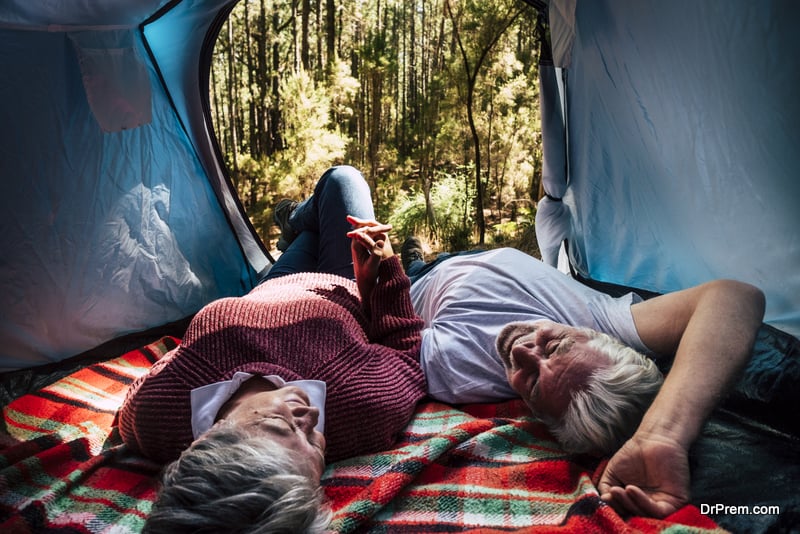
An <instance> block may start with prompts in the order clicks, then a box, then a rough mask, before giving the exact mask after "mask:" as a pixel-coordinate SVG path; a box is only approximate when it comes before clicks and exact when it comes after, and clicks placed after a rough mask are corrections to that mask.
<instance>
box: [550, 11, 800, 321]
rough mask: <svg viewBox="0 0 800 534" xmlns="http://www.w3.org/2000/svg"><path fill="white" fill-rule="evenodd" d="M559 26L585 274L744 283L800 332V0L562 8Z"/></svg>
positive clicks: (644, 282) (572, 210)
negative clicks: (758, 290)
mask: <svg viewBox="0 0 800 534" xmlns="http://www.w3.org/2000/svg"><path fill="white" fill-rule="evenodd" d="M550 19H551V24H552V25H551V32H552V42H553V57H554V62H555V67H556V68H561V69H563V71H564V73H563V79H564V80H565V83H564V84H563V89H562V93H561V94H560V95H558V96H557V98H559V99H561V100H563V101H564V102H565V105H564V113H565V116H566V119H565V124H566V128H567V142H566V144H567V146H568V156H567V159H568V161H567V169H568V176H567V177H566V181H567V186H566V188H565V191H564V204H565V205H566V207H565V208H564V209H563V210H562V212H566V213H568V216H569V222H568V223H567V225H568V227H569V229H568V230H567V231H566V239H567V241H568V243H569V254H570V262H571V264H572V265H573V267H574V269H575V270H576V271H577V272H578V273H580V274H581V275H582V276H584V277H586V278H588V279H594V280H599V281H603V282H610V283H615V284H621V285H626V286H629V287H637V288H642V289H645V290H649V291H654V292H657V293H664V292H668V291H674V290H677V289H682V288H685V287H689V286H692V285H696V284H699V283H701V282H704V281H707V280H710V279H714V278H735V279H739V280H743V281H747V282H750V283H752V284H754V285H756V286H758V287H760V288H762V289H763V290H764V291H765V293H766V295H767V312H766V322H767V323H768V324H770V325H772V326H775V327H777V328H779V329H781V330H784V331H786V332H788V333H790V334H792V335H794V336H797V335H798V334H800V232H798V228H800V210H798V201H800V180H798V176H800V152H798V150H797V147H798V146H800V101H798V99H797V98H796V95H795V94H794V93H795V90H796V88H797V87H798V86H800V62H798V61H797V58H798V57H800V33H798V32H797V31H796V24H797V22H798V21H800V4H798V3H797V2H793V1H786V0H770V1H767V2H748V1H745V0H731V1H730V2H695V1H689V0H678V1H670V2H660V1H655V0H644V1H637V2H619V1H608V0H597V1H591V2H589V1H577V2H576V1H575V0H553V2H551V4H550ZM543 95H545V93H544V92H543ZM545 126H546V125H545ZM544 135H545V138H547V133H545V134H544ZM545 159H547V155H545ZM539 224H540V221H539V220H538V218H537V225H539ZM556 246H557V243H550V242H545V243H540V248H542V250H553V249H554V248H555V247H556Z"/></svg>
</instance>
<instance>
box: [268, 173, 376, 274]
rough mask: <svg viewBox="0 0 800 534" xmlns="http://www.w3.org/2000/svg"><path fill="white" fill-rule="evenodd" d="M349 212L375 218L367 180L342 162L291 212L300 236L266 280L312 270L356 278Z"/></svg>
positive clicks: (363, 217) (293, 222) (356, 215)
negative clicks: (351, 246)
mask: <svg viewBox="0 0 800 534" xmlns="http://www.w3.org/2000/svg"><path fill="white" fill-rule="evenodd" d="M347 215H353V216H355V217H359V218H362V219H374V218H375V212H374V210H373V207H372V195H371V194H370V190H369V186H368V185H367V182H366V180H364V177H363V176H362V175H361V173H360V172H359V171H358V170H357V169H355V168H354V167H350V166H349V165H340V166H337V167H332V168H330V169H328V170H327V171H326V172H325V174H323V175H322V177H321V178H320V179H319V181H318V182H317V185H316V187H315V188H314V194H313V195H311V196H310V197H308V198H307V199H305V200H304V201H302V202H300V203H299V204H298V205H297V207H296V208H295V209H294V210H293V211H292V214H291V215H290V216H289V225H290V226H291V227H292V228H293V229H294V230H295V231H296V232H299V235H298V236H297V238H295V240H294V241H292V244H291V245H290V246H289V248H288V249H287V250H286V252H284V253H283V254H282V255H281V257H280V258H278V260H277V261H276V262H275V265H273V266H272V269H270V272H269V274H268V275H267V276H266V278H265V279H269V278H275V277H277V276H283V275H285V274H290V273H296V272H309V271H317V272H325V273H333V274H338V275H340V276H344V277H345V278H350V279H352V278H354V275H353V257H352V254H351V252H350V238H349V237H347V232H349V231H350V230H351V229H352V227H351V226H350V223H348V222H347V219H346V216H347ZM306 234H312V235H313V236H312V237H308V236H306ZM301 238H303V239H301ZM295 249H297V250H295ZM273 273H274V274H273Z"/></svg>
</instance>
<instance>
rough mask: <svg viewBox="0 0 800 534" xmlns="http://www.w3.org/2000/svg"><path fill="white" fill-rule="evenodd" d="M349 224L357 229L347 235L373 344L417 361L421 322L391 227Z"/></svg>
mask: <svg viewBox="0 0 800 534" xmlns="http://www.w3.org/2000/svg"><path fill="white" fill-rule="evenodd" d="M348 221H349V222H350V224H352V225H353V227H354V229H353V231H352V232H350V233H349V234H348V235H349V236H350V237H351V239H352V240H353V244H352V250H353V270H354V272H355V276H356V284H357V285H358V290H359V293H360V294H361V300H362V306H363V308H364V311H365V313H366V315H367V317H368V318H369V321H370V327H369V332H367V335H368V336H369V339H370V341H371V342H372V343H378V344H381V345H385V346H387V347H389V348H392V349H395V350H399V351H402V352H406V353H408V355H409V356H412V357H413V358H414V359H415V360H418V359H419V346H420V332H421V330H422V321H421V320H420V319H419V317H418V316H417V315H416V313H414V307H413V305H412V304H411V296H410V294H409V288H410V287H411V282H410V281H409V279H408V277H407V276H406V275H405V272H404V271H403V268H402V266H401V265H400V261H399V260H398V258H397V256H395V254H394V251H393V250H392V245H391V243H390V242H389V236H388V232H389V230H391V228H392V227H391V226H390V225H385V224H380V223H378V222H375V221H367V220H363V219H357V218H355V217H348Z"/></svg>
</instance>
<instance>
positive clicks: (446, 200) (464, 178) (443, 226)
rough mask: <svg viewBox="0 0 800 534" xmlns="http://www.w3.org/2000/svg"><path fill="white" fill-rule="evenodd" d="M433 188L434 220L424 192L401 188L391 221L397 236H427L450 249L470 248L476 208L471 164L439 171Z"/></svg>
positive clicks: (431, 206)
mask: <svg viewBox="0 0 800 534" xmlns="http://www.w3.org/2000/svg"><path fill="white" fill-rule="evenodd" d="M437 174H438V177H437V180H436V182H435V183H434V185H433V187H432V188H431V193H430V208H431V212H432V214H433V217H434V220H433V221H428V220H427V215H426V213H427V207H426V203H425V195H424V193H423V192H422V191H415V192H412V193H408V192H405V191H401V192H400V193H399V194H398V198H397V199H396V201H395V208H394V210H392V212H391V215H390V216H389V222H390V223H391V224H392V226H393V227H394V232H395V234H396V235H398V236H407V235H424V236H425V237H426V239H427V240H428V241H429V242H430V243H432V244H434V245H438V246H439V247H441V248H445V249H447V250H465V249H468V248H470V246H471V244H472V237H473V230H472V228H473V223H474V221H473V210H472V209H471V208H472V198H473V197H472V193H471V191H470V185H471V183H472V182H471V180H472V171H471V170H470V169H469V168H468V167H463V168H460V169H457V170H456V171H455V172H453V173H447V172H444V171H440V172H439V173H437Z"/></svg>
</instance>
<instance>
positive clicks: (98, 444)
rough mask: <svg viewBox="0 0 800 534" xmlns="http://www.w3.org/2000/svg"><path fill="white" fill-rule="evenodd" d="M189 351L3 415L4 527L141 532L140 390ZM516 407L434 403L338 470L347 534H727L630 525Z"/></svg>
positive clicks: (53, 388) (69, 385) (32, 399)
mask: <svg viewBox="0 0 800 534" xmlns="http://www.w3.org/2000/svg"><path fill="white" fill-rule="evenodd" d="M177 343H178V340H177V339H174V338H163V339H161V340H159V341H158V342H156V343H153V344H151V345H148V346H145V347H142V348H141V349H139V350H136V351H132V352H130V353H128V354H125V355H123V356H121V357H118V358H115V359H112V360H109V361H107V362H103V363H99V364H94V365H91V366H89V367H86V368H84V369H81V370H79V371H77V372H75V373H73V374H72V375H69V376H67V377H65V378H63V379H62V380H59V381H57V382H56V383H54V384H52V385H50V386H48V387H45V388H43V389H41V390H40V391H38V392H36V393H32V394H29V395H25V396H23V397H21V398H19V399H17V400H15V401H13V402H12V403H10V404H9V405H8V406H6V407H5V408H4V409H3V422H4V428H3V429H2V432H0V532H15V533H16V532H70V533H78V532H93V533H99V532H114V533H125V532H139V531H140V530H141V528H142V525H143V524H144V521H145V519H146V517H147V514H148V512H149V511H150V508H151V506H152V503H153V500H154V499H155V496H156V489H157V478H158V472H159V469H160V466H159V465H156V464H155V463H153V462H150V461H148V460H145V459H143V458H141V457H139V456H137V455H135V454H133V453H132V452H131V451H129V450H128V449H127V448H126V447H125V445H123V444H122V441H121V440H120V437H119V435H118V433H117V432H116V430H115V429H114V428H113V426H112V423H113V419H114V414H115V412H116V410H117V408H118V407H119V405H120V404H121V403H122V400H123V398H124V395H125V391H126V389H127V387H128V385H129V384H130V383H131V382H132V381H133V380H135V379H136V377H138V376H140V375H142V374H143V373H145V372H146V371H147V369H148V368H149V367H150V366H151V365H152V364H153V362H155V361H156V360H157V359H158V358H160V357H161V356H162V355H163V354H165V353H166V352H167V351H169V350H170V349H171V348H173V347H174V346H175V345H176V344H177ZM524 413H525V411H524V405H523V404H522V403H520V402H507V403H501V404H492V405H469V406H462V407H459V408H455V407H451V406H447V405H444V404H439V403H435V402H425V403H422V404H421V405H420V406H419V408H418V410H417V412H416V414H415V416H414V418H413V419H412V420H411V422H410V423H409V425H408V427H407V429H406V431H405V433H404V434H403V436H402V437H401V439H400V441H399V443H398V444H397V446H396V447H395V448H394V449H392V450H389V451H386V452H383V453H379V454H372V455H367V456H362V457H358V458H353V459H349V460H346V461H342V462H338V463H336V464H332V465H330V466H329V467H328V469H327V471H326V473H325V475H324V477H323V486H324V489H325V492H326V494H327V496H328V499H329V501H330V504H331V506H332V508H333V511H334V516H333V522H332V524H331V530H332V531H335V532H410V533H421V532H425V533H428V532H430V533H433V532H482V533H492V532H510V531H513V532H535V533H538V532H619V531H626V532H670V533H672V532H696V533H712V532H721V529H719V528H718V527H717V526H716V525H715V524H714V522H713V521H711V520H710V519H709V518H707V517H706V516H703V515H701V514H700V512H699V510H697V508H695V507H693V506H686V507H684V508H683V509H681V510H680V511H678V512H677V513H676V514H674V515H672V516H670V517H668V518H666V519H665V520H655V519H648V518H640V517H633V518H626V519H623V518H622V517H620V516H619V515H617V514H616V513H615V512H614V511H613V510H612V509H611V508H610V507H608V506H606V505H604V504H603V503H602V502H601V501H600V500H599V498H598V495H597V490H596V489H595V485H594V483H593V480H594V479H595V477H596V476H597V475H598V473H599V470H600V467H601V465H598V462H597V461H595V460H591V459H588V458H579V457H572V456H568V455H565V454H564V453H563V452H562V451H560V450H559V448H558V447H557V445H556V444H555V443H554V442H553V441H552V439H551V438H550V436H549V434H548V433H547V431H546V429H545V428H544V427H543V426H542V425H541V424H540V423H538V422H537V421H536V420H534V419H532V418H530V417H527V416H525V415H524Z"/></svg>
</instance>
